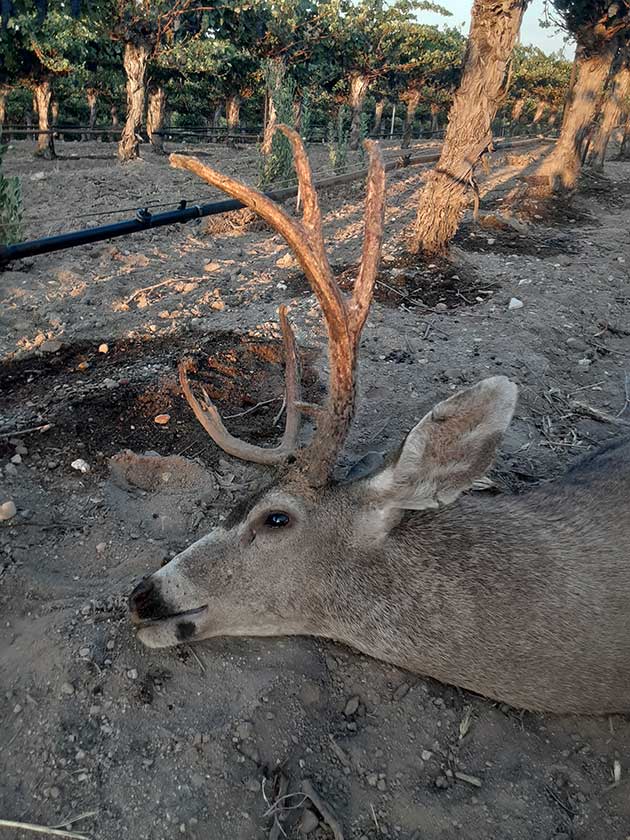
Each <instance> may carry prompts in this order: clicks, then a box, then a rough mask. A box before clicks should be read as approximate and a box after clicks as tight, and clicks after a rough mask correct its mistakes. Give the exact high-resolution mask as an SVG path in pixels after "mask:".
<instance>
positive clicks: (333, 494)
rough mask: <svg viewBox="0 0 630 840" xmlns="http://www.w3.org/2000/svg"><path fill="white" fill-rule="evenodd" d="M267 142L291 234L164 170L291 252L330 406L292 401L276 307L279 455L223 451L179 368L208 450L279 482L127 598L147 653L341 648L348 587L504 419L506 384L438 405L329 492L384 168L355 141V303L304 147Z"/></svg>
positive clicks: (377, 242) (211, 420)
mask: <svg viewBox="0 0 630 840" xmlns="http://www.w3.org/2000/svg"><path fill="white" fill-rule="evenodd" d="M278 130H280V131H282V132H283V133H284V134H285V135H286V137H287V138H288V139H289V141H290V143H291V145H292V148H293V155H294V162H295V168H296V172H297V176H298V181H299V186H300V194H301V197H302V202H303V214H302V219H301V221H297V220H295V219H293V218H292V217H290V216H289V215H288V214H287V213H286V212H285V211H284V210H283V209H282V208H281V207H279V206H278V205H277V204H275V203H274V202H273V201H272V200H271V199H269V198H268V197H267V196H265V195H263V194H261V193H260V192H258V191H256V190H254V189H252V188H250V187H247V186H245V185H244V184H242V183H240V182H238V181H235V180H233V179H231V178H228V177H226V176H224V175H221V174H220V173H218V172H215V171H214V170H212V169H211V168H209V167H208V166H205V165H204V164H202V163H200V162H199V161H198V160H195V159H193V158H189V157H183V156H180V155H171V159H170V160H171V164H172V165H173V166H176V167H179V168H182V169H187V170H189V171H191V172H194V173H196V174H197V175H199V176H200V177H201V178H203V179H204V180H205V181H207V182H208V183H209V184H211V185H213V186H215V187H218V188H220V189H221V190H223V191H224V192H226V193H227V194H228V195H230V196H232V197H233V198H236V199H238V200H239V201H241V202H242V203H243V204H244V205H246V206H247V207H249V208H251V209H252V210H253V211H254V212H256V213H257V214H258V215H259V216H261V217H262V218H263V219H264V220H265V221H266V222H267V223H268V224H269V225H271V227H273V228H274V229H275V230H277V231H278V232H279V233H280V234H281V235H282V236H283V237H284V239H285V240H286V242H287V243H288V245H289V246H290V248H291V249H292V251H293V253H294V254H295V256H296V258H297V259H298V261H299V263H300V265H301V267H302V270H303V271H304V274H305V275H306V277H307V279H308V281H309V283H310V285H311V288H312V289H313V292H314V293H315V295H316V297H317V300H318V302H319V305H320V307H321V310H322V313H323V316H324V320H325V324H326V330H327V334H328V355H329V369H330V375H329V382H328V392H327V397H326V400H325V403H324V405H323V406H315V405H312V404H307V403H304V402H302V400H301V396H300V381H299V370H298V357H297V351H296V344H295V338H294V335H293V331H292V329H291V326H290V324H289V321H288V318H287V312H286V308H285V307H284V306H283V307H281V308H280V326H281V331H282V337H283V344H284V353H285V366H286V425H285V430H284V434H283V436H282V440H281V442H280V444H279V445H278V446H277V447H275V448H273V449H267V448H263V447H259V446H253V445H251V444H249V443H246V442H243V441H241V440H238V439H236V438H234V437H233V436H232V435H231V434H230V433H229V432H228V431H227V429H226V428H225V426H224V424H223V422H222V420H221V417H220V415H219V412H218V410H217V408H216V406H214V405H213V404H212V403H211V402H210V400H209V399H208V397H207V395H206V394H205V393H203V394H202V395H201V400H200V399H199V398H198V397H197V396H195V394H194V393H193V388H192V386H191V384H190V382H189V379H188V374H189V372H190V367H191V366H190V363H189V362H187V361H185V362H183V363H182V364H181V365H180V370H179V373H180V382H181V387H182V390H183V393H184V394H185V396H186V399H187V400H188V402H189V404H190V406H191V408H192V410H193V411H194V413H195V416H196V417H197V419H198V420H199V422H200V423H201V424H202V425H203V427H204V428H205V429H206V431H207V432H208V434H209V435H210V436H211V437H212V438H213V440H214V441H215V442H216V443H217V444H218V445H219V446H220V447H221V448H222V449H224V450H225V451H226V452H228V453H230V454H231V455H234V456H235V457H238V458H242V459H244V460H247V461H253V462H256V463H259V464H268V465H276V466H277V468H278V470H277V473H276V475H275V476H274V478H273V480H267V483H266V484H265V485H264V486H262V487H261V488H260V490H259V492H258V493H257V494H255V495H254V496H253V497H252V498H250V499H247V500H244V501H243V503H242V504H241V505H240V506H239V507H238V508H237V509H236V510H235V511H233V512H232V514H231V515H230V516H229V517H228V518H227V519H226V520H225V521H224V522H223V523H222V525H221V526H220V527H218V528H215V529H214V530H213V531H211V532H210V533H209V534H207V535H206V536H205V537H202V538H201V539H200V540H198V541H197V542H196V543H194V545H192V546H190V548H188V549H186V550H185V551H184V552H182V553H181V554H179V555H178V556H177V557H175V558H174V559H173V560H171V561H170V562H169V563H168V564H167V565H166V566H164V567H163V568H162V569H160V570H159V571H158V572H156V573H155V574H153V575H150V576H149V577H148V578H145V580H143V581H142V582H141V583H140V584H139V585H138V586H137V587H136V589H135V590H134V592H133V593H132V595H131V597H130V609H131V617H132V621H133V622H134V623H135V624H136V626H137V628H138V636H139V638H140V639H141V640H142V641H143V642H144V643H145V644H146V645H148V646H150V647H165V646H169V645H173V644H177V643H179V642H182V641H187V640H190V639H200V638H208V637H211V636H218V635H281V634H297V633H299V634H302V633H305V634H312V635H323V636H335V637H337V638H343V637H344V634H343V633H341V632H340V630H339V627H340V623H341V624H343V622H344V621H347V620H348V617H349V616H350V615H351V613H352V610H353V609H356V605H355V606H354V607H353V598H352V594H351V593H352V586H351V583H352V580H353V579H354V580H356V579H357V576H362V577H365V576H366V575H375V574H378V573H379V569H378V566H377V564H376V565H375V563H373V562H371V560H370V558H378V552H379V550H380V548H379V547H380V546H382V545H383V542H384V541H385V540H386V539H387V538H388V535H389V534H390V533H391V532H392V531H393V529H395V528H396V525H397V524H398V523H399V522H400V521H401V519H402V517H403V515H404V513H405V511H406V510H409V509H413V510H421V509H423V508H434V507H437V506H438V505H439V504H444V503H448V502H451V501H453V500H454V499H455V498H456V497H457V496H458V495H459V493H461V492H462V491H463V490H464V489H466V488H468V487H469V486H470V485H471V484H472V482H473V481H474V480H475V479H476V478H479V477H480V476H482V475H483V474H484V472H485V470H486V469H487V468H488V466H489V465H490V462H491V460H492V457H493V455H494V450H495V447H496V444H497V442H498V440H499V438H500V435H501V433H502V432H503V431H504V430H505V428H506V427H507V425H508V423H509V421H510V418H511V415H512V411H513V408H514V402H515V397H516V388H515V386H514V385H513V384H512V383H510V382H508V380H506V379H504V378H503V377H495V378H492V379H488V380H484V381H483V382H481V383H479V385H477V386H475V387H473V388H470V389H468V390H467V391H463V392H461V393H460V394H456V395H455V396H453V397H451V398H450V399H448V400H446V401H445V402H443V403H440V404H439V405H438V406H436V408H435V409H434V410H433V411H432V412H430V414H428V415H426V416H425V417H424V418H423V420H421V421H420V423H418V425H417V426H416V427H415V428H414V429H413V430H412V431H411V432H410V434H409V435H408V437H407V439H406V441H405V443H404V445H403V447H402V448H401V451H400V453H399V454H398V455H397V456H396V457H394V458H392V459H391V463H390V464H389V465H388V466H386V467H385V468H384V469H382V470H381V471H380V472H378V473H377V474H376V475H374V476H370V477H368V478H364V479H361V480H359V481H355V482H351V483H335V482H333V481H331V474H332V471H333V468H334V466H335V462H336V460H337V457H338V455H339V452H340V450H341V448H342V446H343V444H344V441H345V438H346V436H347V433H348V429H349V427H350V424H351V421H352V417H353V414H354V408H355V382H356V368H357V353H358V348H359V339H360V336H361V331H362V329H363V326H364V324H365V320H366V318H367V314H368V310H369V307H370V303H371V299H372V294H373V289H374V283H375V279H376V273H377V269H378V264H379V258H380V250H381V242H382V235H383V217H384V200H385V199H384V196H385V175H384V167H383V162H382V158H381V155H380V152H379V150H378V147H377V146H376V144H374V143H372V142H370V141H366V148H367V151H368V155H369V168H368V176H367V193H366V203H365V235H364V242H363V251H362V257H361V261H360V266H359V269H358V273H357V278H356V281H355V285H354V290H353V293H352V295H351V296H350V297H349V298H346V297H345V296H344V295H343V294H342V292H341V291H340V289H339V287H338V285H337V283H336V281H335V278H334V276H333V272H332V269H331V267H330V264H329V261H328V258H327V256H326V252H325V248H324V238H323V233H322V222H321V215H320V211H319V205H318V201H317V195H316V192H315V189H314V186H313V180H312V175H311V170H310V166H309V162H308V158H307V156H306V152H305V150H304V147H303V145H302V141H301V140H300V137H299V136H298V135H297V134H296V133H295V132H294V131H292V130H291V129H289V128H287V127H286V126H282V125H280V126H278ZM303 414H308V415H310V416H311V417H312V418H313V419H314V421H315V432H314V434H313V436H312V439H311V440H310V442H309V443H308V444H307V445H306V446H305V447H304V448H302V449H300V448H298V434H299V428H300V419H301V416H302V415H303ZM376 562H377V561H376ZM349 583H350V586H349ZM355 600H356V599H355ZM365 606H366V608H368V609H369V605H365Z"/></svg>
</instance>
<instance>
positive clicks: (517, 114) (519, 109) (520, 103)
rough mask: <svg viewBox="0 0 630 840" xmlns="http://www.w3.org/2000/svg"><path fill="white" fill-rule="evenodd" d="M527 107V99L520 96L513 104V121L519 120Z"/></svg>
mask: <svg viewBox="0 0 630 840" xmlns="http://www.w3.org/2000/svg"><path fill="white" fill-rule="evenodd" d="M524 107H525V99H524V98H523V97H522V96H520V97H519V98H518V99H517V100H516V102H515V103H514V105H513V106H512V122H518V121H519V120H520V118H521V115H522V113H523V108H524Z"/></svg>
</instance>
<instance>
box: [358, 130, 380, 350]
mask: <svg viewBox="0 0 630 840" xmlns="http://www.w3.org/2000/svg"><path fill="white" fill-rule="evenodd" d="M363 145H364V146H365V149H366V151H367V153H368V157H369V161H370V162H369V167H368V177H367V191H366V196H365V231H364V234H363V252H362V254H361V265H360V268H359V275H358V277H357V279H356V282H355V284H354V291H353V294H352V301H351V303H350V326H351V330H352V333H353V335H354V340H355V344H357V345H358V343H359V338H360V337H361V331H362V330H363V325H364V324H365V320H366V318H367V315H368V312H369V310H370V304H371V303H372V296H373V294H374V283H375V282H376V274H377V272H378V266H379V262H380V258H381V246H382V244H383V226H384V222H385V167H384V165H383V156H382V154H381V150H380V148H379V146H378V145H377V144H376V143H375V142H374V141H373V140H365V142H364V143H363Z"/></svg>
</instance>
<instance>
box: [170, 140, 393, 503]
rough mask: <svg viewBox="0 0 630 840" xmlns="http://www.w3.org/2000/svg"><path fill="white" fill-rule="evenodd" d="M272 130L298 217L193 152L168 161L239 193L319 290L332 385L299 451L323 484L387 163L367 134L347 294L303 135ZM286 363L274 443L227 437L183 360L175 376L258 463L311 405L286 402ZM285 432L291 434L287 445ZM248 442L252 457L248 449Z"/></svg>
mask: <svg viewBox="0 0 630 840" xmlns="http://www.w3.org/2000/svg"><path fill="white" fill-rule="evenodd" d="M277 130H279V131H281V132H282V133H283V134H284V135H285V136H286V137H287V138H288V140H289V141H290V143H291V146H292V148H293V158H294V164H295V170H296V173H297V177H298V182H299V185H300V194H301V196H302V202H303V215H302V220H301V221H296V220H295V219H292V218H291V217H290V216H289V215H288V214H287V213H286V212H285V211H284V210H283V209H282V208H281V207H279V206H278V205H277V204H276V203H275V202H273V201H272V200H271V199H270V198H268V197H267V196H265V195H263V194H262V193H260V192H259V191H258V190H255V189H253V188H251V187H248V186H246V185H245V184H242V183H241V182H239V181H235V180H234V179H232V178H229V177H227V176H226V175H221V174H220V173H218V172H216V171H215V170H213V169H211V168H210V167H209V166H205V165H204V164H202V163H200V161H198V160H196V159H195V158H189V157H184V156H182V155H171V156H170V162H171V165H172V166H176V167H178V168H179V169H187V170H189V171H191V172H194V173H195V174H196V175H199V176H200V177H201V178H203V180H204V181H207V183H209V184H211V185H212V186H214V187H218V188H219V189H220V190H222V191H223V192H225V193H227V194H228V195H230V196H232V198H236V199H238V200H239V201H241V202H242V203H243V204H245V205H246V206H247V207H249V208H250V209H251V210H253V211H254V212H255V213H257V214H258V215H259V216H261V217H262V218H263V219H264V220H265V221H266V222H267V223H268V224H269V225H271V226H272V227H273V228H274V229H275V230H277V231H278V233H280V234H281V235H282V237H283V238H284V239H285V240H286V242H287V244H288V245H289V247H290V248H291V250H292V251H293V253H294V254H295V256H296V258H297V260H298V262H299V264H300V266H301V267H302V270H303V271H304V274H305V275H306V277H307V279H308V281H309V284H310V286H311V288H312V289H313V292H314V293H315V295H316V297H317V300H318V302H319V305H320V307H321V309H322V313H323V315H324V320H325V323H326V329H327V332H328V355H329V363H330V377H329V388H328V396H327V399H326V403H325V405H324V406H323V407H322V408H320V409H316V410H315V412H314V413H315V417H316V422H317V429H316V432H315V434H314V436H313V439H312V440H311V442H310V443H309V445H308V446H307V448H306V449H305V450H304V452H303V453H302V454H301V456H300V461H301V463H302V466H303V468H304V469H305V470H306V471H307V473H308V480H309V482H310V483H311V484H312V485H314V486H320V485H322V484H324V483H325V482H326V480H327V479H328V477H329V475H330V473H331V471H332V469H333V467H334V465H335V461H336V459H337V455H338V453H339V451H340V449H341V447H342V446H343V443H344V441H345V438H346V436H347V434H348V429H349V427H350V423H351V422H352V417H353V415H354V403H355V378H356V364H357V352H358V346H359V339H360V336H361V331H362V329H363V325H364V324H365V320H366V318H367V314H368V311H369V308H370V303H371V301H372V294H373V291H374V282H375V280H376V272H377V270H378V263H379V258H380V250H381V242H382V236H383V217H384V205H385V170H384V167H383V161H382V158H381V154H380V151H379V149H378V146H377V145H376V144H375V143H373V142H372V141H369V140H368V141H366V143H365V146H366V149H367V151H368V155H369V169H368V179H367V195H366V210H365V219H366V220H365V237H364V242H363V253H362V257H361V265H360V269H359V274H358V277H357V280H356V283H355V286H354V291H353V294H352V296H351V298H350V299H349V300H348V299H346V298H345V297H344V296H343V295H342V293H341V291H340V290H339V287H338V285H337V283H336V281H335V278H334V276H333V273H332V269H331V267H330V263H329V262H328V257H327V256H326V251H325V247H324V237H323V233H322V220H321V214H320V211H319V203H318V201H317V193H316V192H315V187H314V185H313V178H312V174H311V168H310V165H309V162H308V157H307V155H306V151H305V149H304V145H303V143H302V140H301V138H300V136H299V135H298V134H297V133H296V132H295V131H293V130H292V129H290V128H288V127H287V126H285V125H278V126H277ZM285 312H286V311H285V310H284V311H283V310H281V323H282V321H283V319H284V320H285V326H283V335H284V336H285V348H286V347H287V340H286V336H287V335H288V334H289V333H290V328H289V326H288V322H286V318H285ZM291 336H292V333H291ZM285 352H286V351H285ZM290 371H291V365H290V364H289V360H288V357H287V374H288V377H287V429H286V430H285V437H284V438H283V441H282V443H281V444H280V446H279V447H277V448H276V449H275V450H266V449H261V448H260V447H252V446H251V445H250V444H245V443H243V442H241V441H237V440H236V439H235V438H232V437H231V435H229V433H228V432H227V430H226V429H225V427H224V426H223V424H222V422H221V419H220V417H219V414H218V412H217V410H216V408H215V407H214V406H212V405H211V404H209V403H208V401H207V403H206V407H205V410H204V409H202V407H201V406H200V405H199V403H198V402H197V401H196V400H195V398H194V397H193V396H192V394H191V392H190V388H189V386H188V382H187V379H186V369H185V368H184V367H180V379H181V382H182V389H183V390H184V394H185V395H186V398H187V399H188V402H189V403H190V405H191V406H192V409H193V411H194V412H195V415H196V417H197V419H198V420H199V421H200V422H201V423H202V424H203V426H204V428H206V429H207V431H208V433H209V434H210V435H211V437H212V438H213V439H214V440H215V441H216V442H217V443H218V444H219V446H222V447H223V448H224V449H225V450H226V451H228V452H230V453H231V454H234V455H237V456H238V457H241V458H246V459H247V460H256V461H258V462H259V463H260V462H261V460H260V459H261V453H264V455H265V457H264V461H262V463H274V462H277V461H278V460H283V459H285V458H286V457H287V455H288V454H289V450H291V452H292V451H293V450H294V448H295V437H297V426H298V423H299V414H300V410H303V411H306V410H311V411H312V410H313V409H312V407H310V409H307V406H304V405H303V404H302V403H300V402H299V397H297V396H295V397H294V398H293V399H292V402H291V406H290V404H289V375H290ZM295 393H296V391H295V389H294V394H295ZM290 408H291V410H290ZM202 418H203V419H202ZM289 426H291V429H293V428H295V437H294V438H293V439H291V436H290V435H289ZM287 437H289V440H287V441H286V445H285V438H287ZM226 444H227V445H226ZM228 447H229V448H228ZM252 450H253V451H254V454H255V455H256V456H257V457H252Z"/></svg>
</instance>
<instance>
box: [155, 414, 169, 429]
mask: <svg viewBox="0 0 630 840" xmlns="http://www.w3.org/2000/svg"><path fill="white" fill-rule="evenodd" d="M170 419H171V415H170V414H158V415H157V416H156V417H154V418H153V422H154V423H157V425H158V426H166V424H167V423H168V422H169V421H170Z"/></svg>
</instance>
